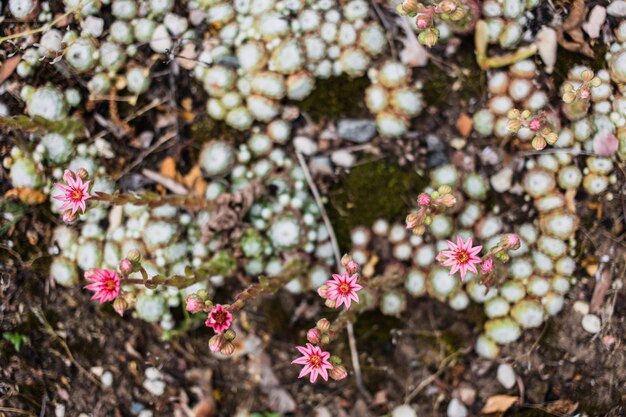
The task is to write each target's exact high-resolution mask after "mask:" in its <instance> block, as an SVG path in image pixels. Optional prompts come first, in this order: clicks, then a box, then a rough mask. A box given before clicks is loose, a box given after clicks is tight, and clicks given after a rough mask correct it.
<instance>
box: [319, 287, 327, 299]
mask: <svg viewBox="0 0 626 417" xmlns="http://www.w3.org/2000/svg"><path fill="white" fill-rule="evenodd" d="M327 292H328V285H322V286H321V287H319V288H318V289H317V294H318V295H319V296H320V297H322V298H326V297H328V295H327V294H326V293H327Z"/></svg>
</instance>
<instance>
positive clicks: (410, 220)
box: [405, 213, 419, 229]
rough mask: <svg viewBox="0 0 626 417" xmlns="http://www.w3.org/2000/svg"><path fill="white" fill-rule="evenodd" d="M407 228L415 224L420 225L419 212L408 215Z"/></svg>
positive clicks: (411, 227)
mask: <svg viewBox="0 0 626 417" xmlns="http://www.w3.org/2000/svg"><path fill="white" fill-rule="evenodd" d="M405 221H406V228H407V229H413V228H414V227H415V226H417V225H418V222H419V217H418V215H417V214H415V213H411V214H409V215H408V216H406V220H405Z"/></svg>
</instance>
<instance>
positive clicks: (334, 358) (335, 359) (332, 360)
mask: <svg viewBox="0 0 626 417" xmlns="http://www.w3.org/2000/svg"><path fill="white" fill-rule="evenodd" d="M328 362H330V364H331V365H332V366H337V365H341V364H342V363H343V361H342V360H341V358H340V357H339V356H337V355H332V356H331V357H330V358H328Z"/></svg>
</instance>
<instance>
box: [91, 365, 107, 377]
mask: <svg viewBox="0 0 626 417" xmlns="http://www.w3.org/2000/svg"><path fill="white" fill-rule="evenodd" d="M89 370H90V371H91V373H92V374H94V375H95V376H102V374H103V373H104V368H103V367H101V366H92V367H91V368H90V369H89Z"/></svg>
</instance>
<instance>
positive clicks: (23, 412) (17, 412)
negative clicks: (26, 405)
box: [0, 407, 37, 417]
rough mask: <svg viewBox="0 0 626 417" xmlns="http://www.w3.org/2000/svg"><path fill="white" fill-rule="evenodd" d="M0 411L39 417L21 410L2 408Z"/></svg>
mask: <svg viewBox="0 0 626 417" xmlns="http://www.w3.org/2000/svg"><path fill="white" fill-rule="evenodd" d="M0 411H6V412H7V413H15V414H23V415H25V416H32V417H37V415H36V414H34V413H31V412H30V411H26V410H20V409H19V408H12V407H0Z"/></svg>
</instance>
